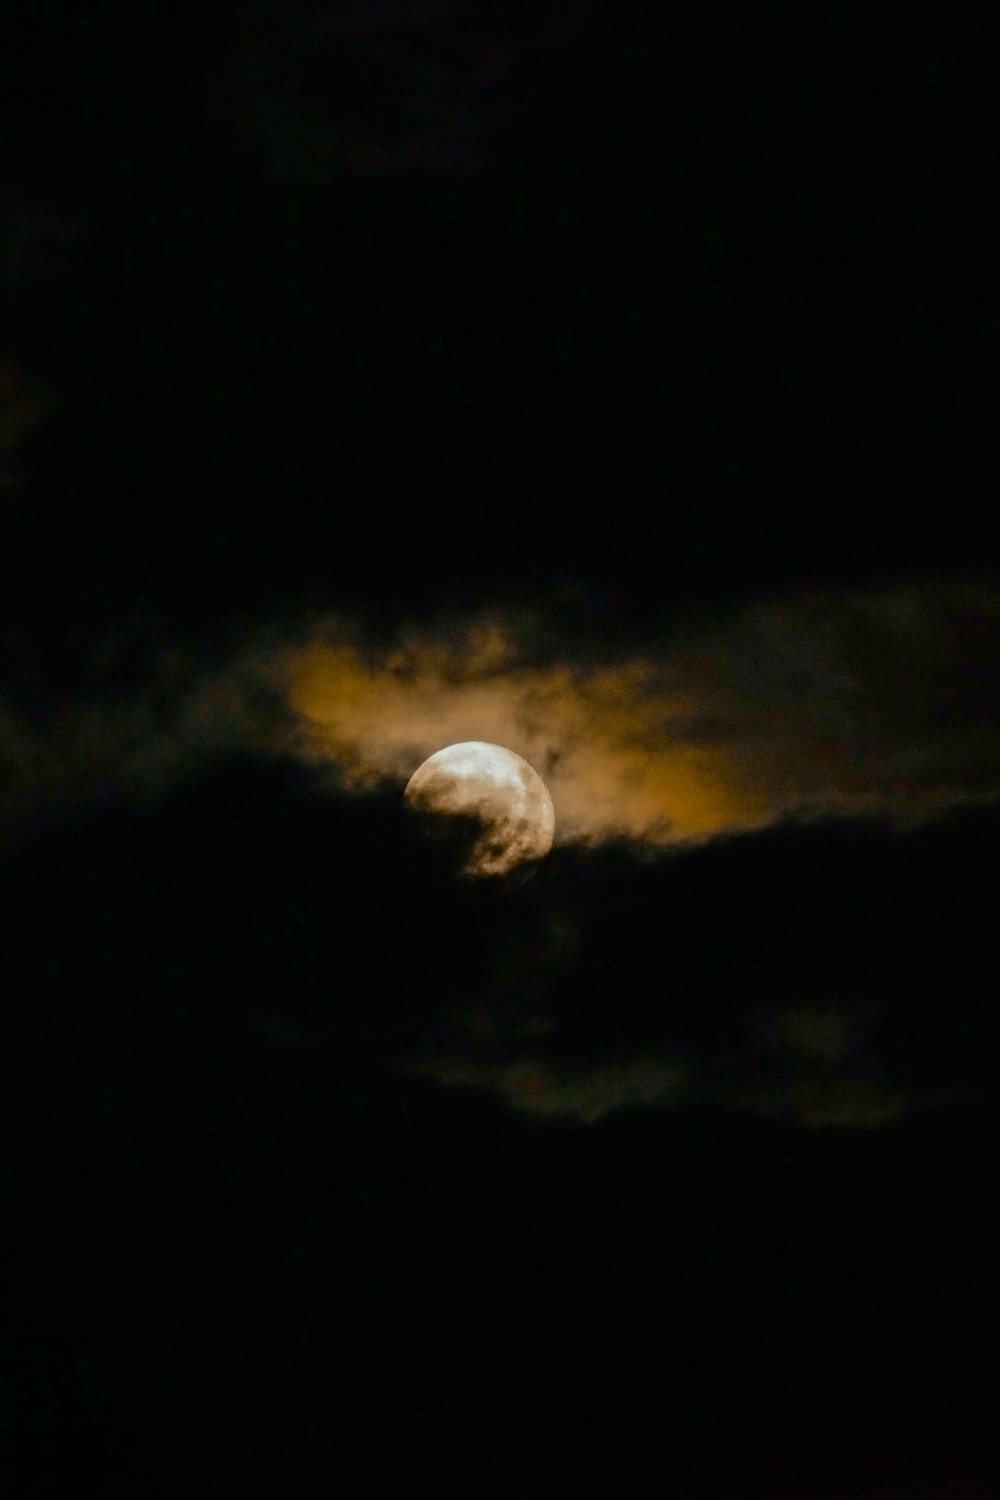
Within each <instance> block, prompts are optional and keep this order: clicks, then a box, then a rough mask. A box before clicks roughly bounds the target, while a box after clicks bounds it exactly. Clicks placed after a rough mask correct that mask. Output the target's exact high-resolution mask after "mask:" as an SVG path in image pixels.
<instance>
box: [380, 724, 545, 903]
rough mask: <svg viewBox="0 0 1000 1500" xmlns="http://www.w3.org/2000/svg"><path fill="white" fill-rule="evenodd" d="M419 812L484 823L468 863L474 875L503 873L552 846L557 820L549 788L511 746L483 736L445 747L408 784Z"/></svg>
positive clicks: (408, 794) (410, 797)
mask: <svg viewBox="0 0 1000 1500" xmlns="http://www.w3.org/2000/svg"><path fill="white" fill-rule="evenodd" d="M404 796H405V798H406V801H407V802H408V803H409V804H410V805H411V807H413V808H415V809H416V810H417V811H419V812H429V813H440V814H442V815H448V814H449V813H451V814H456V813H457V814H460V815H464V816H466V817H470V816H471V817H474V818H476V819H477V820H478V821H479V823H480V824H481V825H482V833H481V834H480V836H479V837H478V838H477V839H476V841H475V843H474V845H473V847H472V851H471V853H470V855H469V858H468V861H467V863H466V866H465V869H466V872H467V873H469V874H473V875H504V874H506V873H507V871H508V870H512V869H514V868H515V866H516V865H520V864H523V863H525V862H526V861H528V860H534V859H541V858H542V857H543V856H544V855H546V854H548V852H549V850H550V849H551V848H552V839H553V836H554V834H555V826H556V818H555V812H554V811H553V808H552V798H551V797H550V796H549V791H548V787H547V786H546V785H545V782H544V781H543V780H542V778H541V777H540V776H539V774H538V772H537V771H536V770H534V769H533V768H532V767H531V766H529V764H528V762H527V761H526V760H524V759H523V758H522V757H521V756H520V755H515V753H514V751H513V750H506V749H505V748H504V747H503V745H490V744H488V743H487V742H486V741H485V740H464V741H463V742H462V743H461V744H458V745H447V746H445V748H444V749H443V750H438V751H436V752H435V754H434V755H432V756H430V758H429V759H428V760H425V761H424V763H423V765H422V766H420V767H419V768H418V769H417V770H416V771H414V773H413V775H412V776H411V777H410V780H409V781H408V782H407V785H406V792H405V793H404Z"/></svg>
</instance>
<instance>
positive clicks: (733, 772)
mask: <svg viewBox="0 0 1000 1500" xmlns="http://www.w3.org/2000/svg"><path fill="white" fill-rule="evenodd" d="M275 669H276V671H277V673H278V676H279V677H280V678H281V679H282V680H283V681H284V682H285V683H286V685H287V693H288V701H289V703H290V705H291V707H292V709H293V711H294V713H295V714H296V715H297V718H298V721H299V726H300V735H299V739H298V745H297V752H298V753H300V754H302V755H303V756H304V757H306V758H307V759H311V760H313V761H314V762H316V763H318V764H321V763H327V764H329V765H330V766H331V767H334V768H336V771H337V774H338V776H339V778H340V780H341V782H342V784H343V785H344V786H346V787H348V788H352V787H353V788H357V789H363V788H365V787H369V786H373V785H375V784H377V783H379V782H380V781H387V780H388V781H392V780H396V781H404V780H405V779H406V778H408V777H409V776H410V775H411V774H412V772H413V770H414V769H415V768H416V766H417V765H419V764H420V762H421V761H422V760H423V759H424V758H425V757H426V756H428V755H430V754H431V753H433V751H435V750H437V749H439V748H440V747H441V746H442V745H446V744H449V743H452V742H454V741H458V740H465V739H485V740H491V741H497V742H499V743H502V744H505V745H508V746H509V747H510V748H511V749H513V750H516V751H517V752H518V753H519V754H521V755H523V756H524V757H525V758H526V759H527V760H528V761H530V762H531V764H533V765H534V766H535V767H536V769H537V770H538V771H539V772H540V773H541V775H542V776H543V777H544V779H545V781H546V782H547V784H548V786H549V789H550V791H551V793H552V799H553V803H554V806H555V810H556V819H557V838H558V839H559V840H561V841H562V842H570V843H571V842H591V843H596V842H601V841H604V840H608V839H615V838H628V839H632V840H635V841H637V842H639V843H642V844H645V845H648V846H651V847H664V846H667V845H671V844H683V843H689V842H697V841H701V840H704V839H707V838H712V837H715V836H718V835H723V834H736V833H739V832H741V831H747V830H751V829H756V828H761V827H763V826H766V825H767V824H769V823H772V822H774V821H776V820H778V819H782V818H801V819H809V818H815V817H826V816H837V815H848V816H862V817H864V816H875V817H890V818H893V819H896V820H899V821H903V822H905V821H908V820H917V821H919V820H921V819H923V818H926V817H928V816H932V815H933V814H934V813H935V812H937V811H940V810H941V809H942V808H944V807H948V806H951V805H954V804H955V803H960V802H965V801H973V800H983V799H987V800H988V799H991V798H993V797H995V796H996V795H997V793H998V791H1000V709H998V708H997V704H998V703H1000V692H998V690H1000V600H998V595H997V594H996V592H995V591H993V590H992V589H990V588H989V587H987V586H985V585H981V586H978V585H972V584H962V585H952V586H931V585H927V586H925V587H918V586H911V587H910V588H904V589H898V590H894V591H887V592H882V593H876V592H869V593H859V594H856V595H853V596H847V597H838V596H833V595H828V596H816V595H809V596H804V597H800V598H797V599H791V600H785V601H772V602H768V603H763V604H760V605H758V606H755V607H753V608H750V609H747V610H744V611H743V612H741V613H738V614H735V615H732V616H731V617H730V618H728V619H726V620H721V621H710V622H706V623H704V624H703V625H702V626H701V627H700V628H697V629H695V628H692V629H690V630H689V631H688V632H687V633H686V634H684V635H683V636H678V637H675V638H674V639H671V640H668V641H665V642H664V643H663V645H662V648H661V649H660V650H658V651H649V650H647V651H646V652H644V653H642V654H638V653H637V654H636V655H634V656H629V657H624V658H622V659H619V660H615V661H607V660H603V661H600V662H594V661H587V660H586V659H585V658H584V657H583V655H582V653H577V652H574V650H573V648H572V646H571V645H570V646H567V647H566V648H565V649H564V650H563V651H562V653H561V654H560V652H559V651H558V650H554V651H551V652H550V653H549V655H548V656H547V657H546V658H545V659H539V657H538V655H537V653H536V651H535V648H534V645H533V638H532V633H531V629H530V626H525V625H524V623H523V622H521V623H516V622H511V621H508V620H505V619H504V618H503V617H499V616H498V617H492V618H484V619H481V620H477V621H472V622H469V624H468V625H467V626H466V627H465V628H459V629H452V630H451V631H450V632H448V633H445V634H442V633H435V632H434V631H414V632H412V633H409V634H406V635H403V636H402V637H401V638H400V639H399V640H398V641H397V643H396V644H395V645H394V646H392V647H390V648H386V649H384V650H382V651H372V650H370V649H367V648H365V647H364V646H363V645H362V644H360V643H359V642H358V641H357V640H356V638H354V637H352V635H351V633H350V632H349V631H347V630H346V629H345V627H344V625H343V623H342V622H338V621H333V622H324V623H321V624H319V625H318V626H317V627H316V629H315V631H314V633H313V635H312V637H311V639H309V640H308V641H306V642H304V643H303V644H302V645H300V646H299V647H297V648H295V649H292V650H290V651H289V652H287V653H286V654H285V655H284V656H283V657H282V659H281V661H280V663H276V664H275Z"/></svg>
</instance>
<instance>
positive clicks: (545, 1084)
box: [406, 1053, 688, 1124]
mask: <svg viewBox="0 0 1000 1500" xmlns="http://www.w3.org/2000/svg"><path fill="white" fill-rule="evenodd" d="M406 1071H409V1072H413V1073H421V1074H424V1075H426V1076H428V1077H431V1078H433V1079H435V1081H436V1082H438V1083H442V1084H446V1085H448V1086H450V1087H453V1088H478V1089H484V1090H486V1091H488V1092H489V1093H493V1094H498V1095H499V1096H500V1098H502V1099H503V1100H504V1101H505V1103H507V1104H508V1105H509V1106H510V1107H511V1109H514V1110H516V1111H518V1112H519V1113H521V1114H529V1115H534V1116H536V1117H538V1118H543V1119H567V1120H577V1121H579V1122H580V1123H582V1124H593V1122H594V1121H595V1120H599V1119H601V1118H603V1116H604V1115H607V1114H611V1113H613V1112H614V1111H616V1110H620V1109H625V1108H627V1107H628V1106H630V1105H645V1106H647V1107H650V1106H651V1107H654V1108H659V1109H662V1108H673V1107H676V1106H677V1105H678V1104H679V1103H681V1102H682V1101H683V1100H685V1099H686V1097H687V1093H688V1088H687V1070H686V1069H685V1067H684V1065H683V1064H682V1063H681V1062H679V1061H678V1060H676V1059H665V1058H658V1057H636V1058H632V1059H627V1060H625V1061H621V1062H614V1063H606V1064H603V1065H600V1066H593V1067H586V1068H577V1069H574V1068H572V1067H571V1066H569V1065H565V1064H564V1065H562V1066H560V1065H558V1064H554V1063H552V1062H549V1061H546V1060H544V1059H541V1058H537V1057H530V1056H526V1057H523V1058H519V1059H515V1060H512V1061H508V1062H492V1063H491V1062H487V1061H477V1060H470V1059H469V1058H467V1057H463V1056H462V1055H460V1054H457V1053H456V1054H454V1055H451V1056H444V1057H440V1058H434V1059H431V1060H426V1061H421V1062H416V1063H411V1064H407V1065H406Z"/></svg>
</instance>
